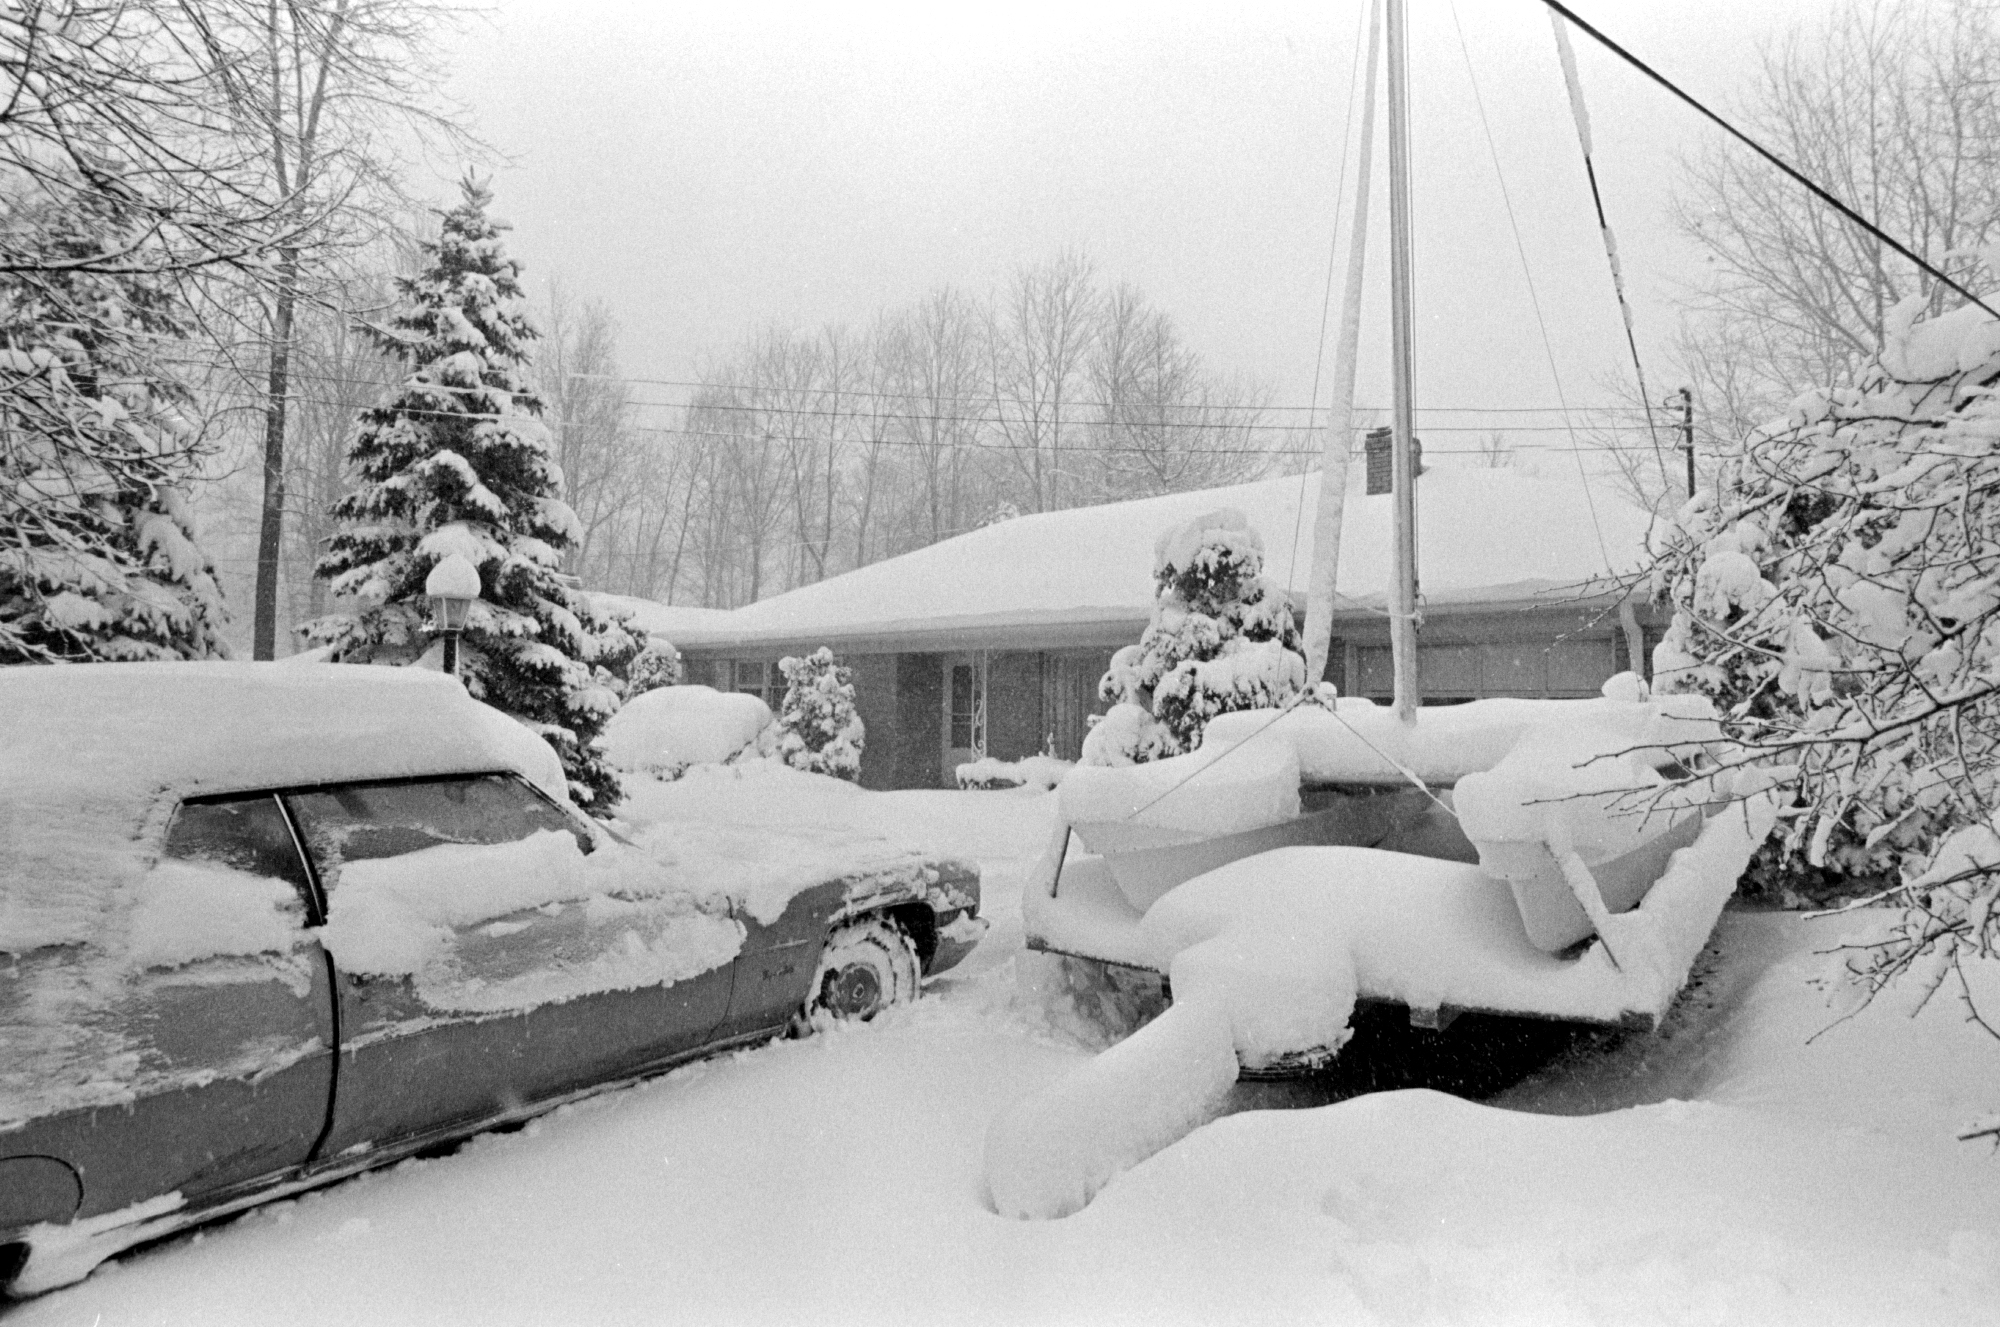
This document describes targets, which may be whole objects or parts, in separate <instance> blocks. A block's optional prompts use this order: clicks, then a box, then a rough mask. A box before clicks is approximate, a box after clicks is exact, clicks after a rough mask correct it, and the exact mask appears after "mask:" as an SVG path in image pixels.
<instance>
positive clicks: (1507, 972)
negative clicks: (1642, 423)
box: [1023, 0, 1779, 1075]
mask: <svg viewBox="0 0 2000 1327" xmlns="http://www.w3.org/2000/svg"><path fill="white" fill-rule="evenodd" d="M1386 15H1387V24H1386V27H1387V52H1386V56H1387V59H1386V67H1387V70H1388V98H1387V101H1388V118H1389V133H1388V148H1389V177H1390V178H1389V202H1390V207H1389V212H1390V254H1389V258H1390V267H1391V273H1392V301H1391V307H1392V318H1393V321H1392V329H1391V358H1392V368H1393V377H1394V388H1395V400H1394V418H1393V425H1392V429H1393V440H1394V480H1393V492H1394V502H1395V514H1396V532H1395V541H1396V545H1395V554H1396V556H1395V563H1396V578H1395V586H1394V589H1393V591H1392V595H1391V600H1390V605H1389V613H1390V619H1391V647H1392V651H1393V656H1394V661H1395V663H1394V669H1395V699H1394V703H1393V705H1392V706H1389V707H1382V706H1377V705H1374V704H1371V703H1370V702H1367V701H1363V700H1350V699H1346V698H1341V699H1338V700H1336V701H1334V702H1333V703H1331V704H1330V705H1329V704H1317V703H1316V704H1305V705H1294V706H1293V707H1291V708H1288V709H1286V710H1282V711H1278V710H1268V711H1249V712H1243V713H1236V714H1229V715H1223V716H1220V717H1218V718H1216V719H1215V720H1213V721H1211V722H1210V724H1209V726H1208V727H1207V729H1206V731H1205V733H1204V737H1203V741H1202V745H1201V746H1200V748H1199V749H1198V750H1196V751H1194V752H1191V753H1188V754H1186V755H1183V756H1176V757H1173V758H1171V759H1168V760H1163V761H1157V762H1153V763H1151V764H1145V765H1135V766H1131V767H1126V768H1118V769H1110V768H1090V767H1081V768H1079V769H1077V770H1075V771H1072V773H1071V774H1070V775H1069V776H1068V778H1066V779H1065V781H1064V783H1063V785H1062V788H1061V789H1060V791H1059V793H1058V803H1059V808H1060V810H1059V815H1058V824H1057V826H1056V828H1055V830H1054V833H1053V834H1052V836H1051V839H1050V841H1049V844H1048V846H1047V849H1046V850H1045V852H1044V854H1043V856H1042V858H1041V860H1040V862H1039V864H1038V866H1037V868H1036V870H1035V873H1034V875H1033V876H1032V877H1031V879H1030V881H1029V883H1028V886H1027V889H1026V892H1025V895H1024V903H1023V917H1024V925H1025V931H1026V940H1027V945H1028V947H1029V948H1030V949H1034V950H1041V951H1046V952H1050V953H1054V954H1059V955H1063V956H1066V958H1067V959H1069V960H1075V961H1078V962H1075V963H1072V966H1071V968H1070V969H1069V971H1070V972H1071V977H1070V980H1071V981H1072V983H1074V982H1076V981H1079V980H1081V981H1084V982H1087V983H1093V984H1094V986H1095V993H1096V994H1098V995H1099V996H1101V997H1103V998H1106V999H1111V1000H1115V1001H1119V1002H1125V1003H1129V1004H1134V1005H1137V1006H1139V1007H1140V1009H1139V1017H1141V1018H1143V1016H1144V1007H1145V1006H1146V1005H1148V1004H1151V1005H1152V1006H1154V1007H1155V1008H1160V1007H1164V1006H1165V1005H1166V1004H1167V1003H1168V1002H1170V1001H1171V999H1172V995H1173V992H1172V991H1171V990H1170V989H1169V974H1170V973H1171V972H1172V971H1173V970H1174V965H1175V961H1176V959H1177V958H1178V957H1179V955H1180V954H1181V953H1183V952H1184V951H1185V950H1186V948H1187V946H1188V944H1189V942H1190V940H1191V939H1195V940H1198V939H1200V938H1203V937H1204V936H1206V937H1209V938H1212V937H1213V935H1214V934H1215V933H1216V932H1217V931H1218V930H1219V929H1228V928H1234V932H1233V933H1235V934H1237V935H1239V936H1240V937H1241V943H1240V944H1238V945H1237V946H1236V949H1237V952H1239V953H1241V954H1246V955H1265V956H1269V955H1272V954H1277V955H1280V956H1282V955H1284V954H1297V953H1304V954H1306V955H1307V958H1306V959H1305V960H1304V961H1306V962H1308V963H1312V964H1319V963H1320V960H1321V959H1322V958H1323V957H1324V954H1323V953H1321V952H1320V951H1323V950H1325V949H1327V948H1328V947H1334V948H1342V949H1344V951H1345V958H1344V960H1343V962H1344V963H1345V964H1346V967H1344V968H1341V971H1342V972H1343V973H1344V974H1345V975H1344V976H1342V978H1341V980H1343V981H1345V980H1349V979H1350V978H1351V986H1350V988H1349V989H1348V990H1347V1000H1348V1006H1349V1008H1350V1009H1351V1007H1352V1005H1354V1004H1357V1003H1358V1004H1367V1003H1378V1004H1390V1005H1397V1006H1402V1007H1404V1008H1407V1010H1408V1011H1409V1019H1410V1021H1411V1023H1412V1024H1414V1025H1418V1026H1422V1027H1428V1028H1433V1029H1442V1028H1444V1027H1445V1026H1446V1025H1447V1024H1449V1023H1450V1022H1451V1021H1452V1019H1453V1018H1454V1017H1456V1016H1457V1015H1458V1014H1460V1013H1464V1012H1475V1011H1476V1012H1482V1013H1498V1014H1506V1015H1520V1016H1533V1017H1542V1018H1554V1019H1563V1020H1572V1021H1577V1022H1586V1023H1604V1024H1615V1025H1623V1026H1628V1027H1651V1026H1655V1025H1657V1023H1658V1022H1659V1020H1660V1019H1661V1018H1662V1017H1663V1016H1664V1015H1665V1013H1666V1011H1667V1008H1668V1006H1669V1005H1670V1004H1671V1002H1672V1000H1673V998H1674V997H1675V995H1676V994H1677V993H1678V992H1679V990H1680V989H1681V987H1682V986H1683V985H1684V984H1685V982H1686V980H1687V978H1688V975H1689V973H1690V971H1691V970H1692V966H1693V963H1694V961H1695V959H1696V957H1697V956H1698V955H1699V953H1700V951H1701V949H1702V947H1703V946H1704V945H1705V944H1706V942H1707V940H1708V937H1709V935H1710V933H1711V932H1712V930H1713V929H1714V926H1715V924H1716V921H1717V919H1718V917H1719V916H1720V913H1721V911H1722V908H1723V905H1724V904H1725V903H1726V902H1727V900H1728V898H1729V896H1730V894H1731V893H1732V892H1733V890H1734V887H1735V881H1736V879H1737V877H1738V876H1739V875H1740V874H1741V872H1742V870H1743V868H1744V867H1745V866H1746V865H1747V863H1748V861H1749V858H1750V856H1751V854H1752V853H1753V852H1754V851H1755V849H1756V847H1757V845H1758V844H1759V843H1761V842H1762V841H1763V839H1764V838H1765V836H1766V835H1767V834H1768V833H1769V831H1770V829H1771V826H1772V824H1773V823H1774V821H1775V818H1776V816H1777V814H1778V808H1779V803H1778V797H1777V795H1776V794H1775V792H1774V791H1773V784H1774V783H1775V775H1774V773H1773V772H1771V771H1767V770H1761V769H1754V768H1744V767H1737V766H1736V762H1732V761H1731V760H1730V759H1729V758H1728V749H1727V747H1726V744H1725V743H1724V741H1723V734H1722V731H1721V727H1720V725H1719V723H1718V722H1717V716H1716V714H1715V713H1714V711H1713V709H1712V708H1711V707H1710V706H1709V704H1708V702H1707V701H1706V700H1705V699H1703V698H1701V697H1699V696H1691V695H1660V696H1655V695H1653V694H1652V693H1651V691H1650V690H1649V688H1648V686H1647V684H1646V683H1645V681H1644V680H1643V679H1642V678H1640V677H1638V676H1637V675H1635V674H1632V673H1624V674H1620V675H1618V676H1616V677H1614V678H1612V679H1611V680H1610V681H1608V682H1607V683H1605V686H1604V690H1603V693H1602V694H1601V695H1600V696H1598V697H1596V698H1594V699H1586V700H1529V699H1511V700H1510V699H1490V700H1479V701H1473V702H1470V703H1467V704H1462V705H1455V706H1450V707H1433V708H1430V709H1424V708H1422V707H1421V706H1420V703H1419V702H1420V696H1419V692H1418V673H1417V640H1416V637H1417V614H1418V598H1417V565H1416V537H1415V532H1416V521H1417V507H1416V499H1417V468H1416V466H1415V465H1414V464H1413V452H1414V447H1413V437H1414V405H1413V401H1414V390H1413V381H1412V380H1413V369H1412V358H1413V357H1412V329H1413V318H1414V314H1413V303H1414V300H1413V282H1412V273H1411V254H1410V201H1409V164H1408V159H1409V146H1408V93H1407V76H1406V60H1407V55H1406V48H1405V47H1406V43H1405V36H1404V19H1403V6H1402V0H1386ZM1381 18H1382V10H1381V9H1379V8H1378V9H1377V11H1376V16H1375V19H1374V21H1373V22H1372V23H1371V29H1370V37H1369V63H1368V71H1367V83H1366V88H1367V91H1366V94H1365V100H1364V114H1363V120H1362V129H1361V141H1362V144H1363V154H1362V157H1361V159H1360V160H1361V165H1360V170H1359V177H1358V178H1359V182H1360V183H1359V188H1358V195H1359V196H1358V198H1357V201H1356V204H1355V208H1356V212H1355V218H1354V236H1353V240H1352V242H1351V243H1350V245H1349V266H1348V274H1347V276H1348V280H1347V288H1346V304H1345V312H1344V317H1343V329H1342V346H1341V354H1340V358H1339V359H1338V360H1337V362H1336V373H1335V392H1334V394H1335V400H1336V403H1337V404H1336V407H1335V414H1334V420H1333V427H1331V428H1330V430H1329V446H1328V456H1327V463H1326V466H1325V468H1324V470H1323V471H1322V489H1321V499H1320V505H1319V512H1320V517H1319V520H1318V523H1317V526H1316V529H1315V538H1314V547H1315V554H1314V557H1315V563H1314V566H1313V569H1312V579H1311V587H1312V588H1311V595H1310V598H1309V603H1308V610H1307V615H1306V634H1307V640H1308V647H1309V650H1311V651H1312V653H1311V654H1310V655H1309V659H1310V663H1309V671H1308V676H1309V677H1317V676H1319V675H1320V673H1321V669H1322V667H1323V665H1324V661H1325V650H1326V637H1328V636H1329V635H1330V625H1329V624H1330V620H1331V612H1330V605H1331V602H1332V592H1333V585H1334V581H1335V579H1336V575H1337V567H1336V565H1335V561H1334V560H1335V558H1336V557H1337V554H1338V549H1339V542H1340V538H1339V537H1340V504H1341V502H1342V501H1343V499H1344V496H1345V490H1346V478H1347V477H1346V450H1347V439H1348V437H1349V436H1350V434H1351V429H1350V428H1349V427H1348V425H1349V424H1350V423H1351V417H1352V400H1353V378H1354V358H1355V350H1356V342H1357V335H1358V333H1357V326H1358V309H1359V303H1360V294H1361V264H1362V254H1363V251H1364V246H1365V225H1366V217H1367V212H1368V201H1369V200H1368V185H1367V180H1368V155H1367V154H1368V144H1369V141H1370V139H1371V137H1372V132H1373V131H1372V122H1373V115H1374V101H1375V71H1376V66H1377V42H1378V35H1379V33H1380V29H1381V26H1382V25H1381ZM1557 32H1558V39H1559V40H1563V38H1562V30H1561V28H1560V26H1559V27H1558V30H1557ZM1565 54H1566V52H1565ZM1342 412H1346V417H1345V418H1343V413H1342ZM1191 891H1192V892H1191ZM1197 896H1198V901H1196V902H1190V900H1191V899H1197ZM1287 946H1289V948H1288V947H1287ZM1315 947H1316V948H1315ZM1218 961H1229V960H1226V959H1225V960H1218ZM1245 961H1246V962H1247V961H1252V960H1245ZM1255 961H1262V960H1255ZM1321 966H1325V965H1324V964H1321ZM1333 966H1334V967H1340V965H1339V964H1335V965H1333ZM1077 974H1084V975H1083V976H1081V977H1079V976H1078V975H1077ZM1280 985H1282V983H1280ZM1324 986H1325V983H1324V982H1321V984H1320V987H1315V988H1314V989H1320V988H1322V987H1324ZM1301 989H1303V988H1301ZM1312 998H1315V999H1316V998H1319V997H1318V996H1314V997H1312ZM1341 1017H1343V1018H1344V1017H1346V1012H1345V1011H1343V1012H1342V1013H1341ZM1287 1026H1288V1027H1295V1028H1296V1029H1297V1030H1293V1031H1285V1032H1281V1033H1277V1034H1272V1035H1269V1036H1262V1037H1257V1036H1247V1035H1246V1034H1243V1033H1242V1032H1241V1030H1240V1029H1239V1034H1238V1041H1237V1045H1238V1051H1239V1056H1240V1061H1241V1063H1240V1068H1241V1070H1242V1072H1244V1073H1246V1074H1251V1075H1258V1074H1267V1075H1277V1074H1285V1073H1290V1072H1296V1071H1300V1070H1309V1069H1312V1068H1314V1067H1317V1066H1320V1065H1323V1064H1325V1063H1326V1062H1327V1061H1328V1060H1329V1059H1330V1058H1331V1057H1332V1056H1333V1055H1335V1054H1336V1053H1337V1051H1338V1047H1339V1044H1340V1042H1341V1041H1342V1040H1343V1039H1344V1033H1343V1032H1341V1031H1340V1030H1339V1029H1333V1028H1329V1027H1328V1026H1326V1025H1325V1023H1324V1022H1323V1021H1322V1022H1321V1023H1318V1024H1315V1023H1314V1022H1313V1020H1311V1019H1310V1018H1307V1019H1303V1020H1293V1024H1289V1025H1287Z"/></svg>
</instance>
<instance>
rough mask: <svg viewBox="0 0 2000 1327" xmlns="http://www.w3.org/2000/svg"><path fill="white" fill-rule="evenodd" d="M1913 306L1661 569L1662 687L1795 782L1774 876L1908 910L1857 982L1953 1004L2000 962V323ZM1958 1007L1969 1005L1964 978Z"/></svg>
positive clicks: (1693, 526)
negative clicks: (1873, 353)
mask: <svg viewBox="0 0 2000 1327" xmlns="http://www.w3.org/2000/svg"><path fill="white" fill-rule="evenodd" d="M1920 307H1921V301H1910V302H1906V303H1905V304H1903V305H1900V306H1898V308H1897V310H1896V311H1895V316H1894V317H1893V318H1892V319H1891V325H1890V334H1889V336H1888V337H1887V340H1886V344H1885V345H1884V347H1883V349H1882V352H1881V354H1880V356H1879V358H1878V360H1877V362H1876V363H1875V364H1874V365H1873V366H1872V367H1871V368H1870V369H1869V370H1868V371H1867V372H1866V373H1864V374H1863V375H1862V376H1861V377H1860V379H1859V380H1858V381H1857V382H1855V383H1854V384H1853V385H1851V386H1843V387H1837V388H1833V389H1829V390H1824V391H1813V392H1808V393H1806V394H1805V395H1803V396H1801V397H1800V398H1799V399H1798V401H1797V402H1795V403H1794V405H1793V407H1792V409H1791V411H1790V413H1789V414H1788V415H1787V416H1786V417H1785V418H1783V419H1780V420H1777V421H1775V422H1774V423H1772V424H1769V425H1767V426H1765V427H1764V428H1763V429H1760V430H1758V431H1757V432H1756V433H1754V434H1753V435H1752V436H1751V437H1750V438H1749V439H1748V440H1747V441H1746V443H1745V445H1744V447H1743V449H1742V452H1741V454H1740V455H1739V456H1737V457H1735V458H1734V459H1733V460H1732V461H1731V462H1730V463H1729V464H1728V465H1727V466H1726V467H1725V470H1724V472H1723V473H1722V475H1721V477H1720V479H1719V481H1718V484H1717V486H1716V488H1715V489H1714V490H1713V491H1711V492H1708V493H1704V494H1702V495H1700V496H1699V497H1697V498H1696V499H1695V500H1693V501H1691V502H1690V503H1689V504H1688V505H1687V507H1686V508H1684V509H1683V511H1682V512H1681V514H1680V517H1679V519H1678V523H1677V526H1676V528H1675V529H1674V530H1673V531H1672V532H1671V537H1670V540H1669V542H1668V544H1667V546H1666V549H1665V552H1664V553H1663V555H1662V557H1661V559H1660V561H1659V564H1658V566H1657V568H1656V573H1655V575H1656V582H1655V585H1656V589H1657V591H1658V592H1659V594H1660V595H1661V596H1662V597H1664V598H1665V599H1666V600H1667V601H1668V602H1670V603H1671V605H1672V607H1673V610H1674V615H1673V622H1672V625H1671V627H1670V629H1669V631H1668V632H1667V635H1666V638H1665V639H1664V640H1663V641H1662V642H1661V644H1660V646H1659V648H1658V649H1657V650H1656V651H1655V653H1654V668H1655V674H1656V678H1657V686H1658V687H1659V688H1660V689H1662V690H1694V691H1700V692H1702V693H1704V694H1706V695H1708V696H1710V697H1712V698H1713V699H1714V700H1715V701H1716V703H1717V706H1718V708H1719V709H1720V710H1721V711H1722V713H1723V715H1724V717H1725V721H1726V723H1727V725H1728V727H1729V728H1730V730H1731V732H1732V735H1734V736H1736V737H1737V738H1739V739H1740V740H1742V741H1743V742H1744V743H1745V744H1746V746H1747V748H1748V750H1749V751H1750V753H1751V755H1752V757H1753V758H1775V759H1780V760H1783V761H1786V762H1791V763H1796V764H1797V766H1798V768H1799V782H1798V790H1799V791H1798V797H1799V805H1800V810H1799V814H1798V815H1797V816H1796V817H1795V818H1794V820H1793V822H1792V829H1791V832H1790V834H1789V836H1788V837H1787V838H1786V839H1785V840H1784V842H1783V843H1782V844H1781V845H1779V846H1778V848H1776V849H1774V850H1773V852H1774V853H1775V854H1781V855H1780V856H1774V857H1773V858H1772V859H1771V860H1769V861H1767V862H1766V863H1765V865H1766V867H1767V869H1770V870H1773V871H1775V872H1777V873H1779V874H1780V875H1782V877H1783V878H1784V879H1785V880H1786V881H1787V882H1793V881H1801V880H1804V881H1806V882H1807V883H1821V882H1825V881H1826V880H1827V878H1829V877H1831V878H1832V880H1831V883H1834V884H1838V883H1840V881H1841V880H1842V879H1844V880H1845V881H1846V882H1847V884H1848V886H1849V887H1850V888H1854V887H1858V886H1860V885H1875V886H1879V887H1881V888H1883V889H1886V890H1888V891H1890V893H1891V895H1892V896H1893V897H1895V898H1897V899H1899V900H1900V901H1901V902H1902V903H1903V904H1904V905H1905V907H1906V912H1905V914H1904V917H1903V920H1902V922H1901V924H1900V926H1899V927H1898V928H1897V930H1896V932H1895V934H1894V935H1893V936H1891V937H1890V938H1889V939H1888V940H1886V941H1885V942H1884V943H1882V944H1880V945H1878V946H1875V947H1873V948H1871V949H1868V950H1866V951H1863V952H1862V953H1860V954H1858V955H1857V956H1856V957H1855V958H1854V960H1853V962H1852V965H1851V966H1853V968H1854V969H1855V971H1856V972H1857V973H1858V975H1859V976H1860V977H1861V978H1862V980H1863V981H1864V982H1865V983H1866V984H1867V986H1868V989H1869V990H1870V991H1873V990H1879V989H1880V988H1881V986H1882V985H1883V984H1884V983H1886V982H1888V981H1890V980H1892V979H1894V978H1895V977H1897V976H1899V975H1901V974H1903V973H1905V972H1909V971H1912V970H1916V971H1918V972H1920V974H1921V975H1920V977H1919V980H1920V981H1922V982H1924V983H1926V984H1927V986H1928V988H1929V989H1933V990H1934V989H1936V988H1937V987H1938V985H1939V984H1941V983H1943V982H1945V981H1946V980H1948V979H1949V978H1950V977H1951V975H1952V973H1953V972H1954V971H1955V970H1956V969H1957V967H1958V965H1959V964H1960V963H1961V962H1963V961H1965V960H1967V959H1969V958H1971V957H1973V956H1975V955H1978V956H1984V957H1991V956H1993V955H1994V953H1995V947H1996V945H2000V908H1996V906H1995V904H1996V901H2000V852H1990V853H1989V852H1986V851H1984V850H1980V851H1974V849H1975V848H1977V847H1978V845H1980V844H1987V845H1989V846H1991V844H1992V828H1993V826H1994V823H1995V822H1994V816H1995V813H1996V809H2000V399H1996V398H1995V396H1994V387H1995V385H1996V384H2000V326H1997V325H1996V324H1995V323H1994V322H1993V320H1992V319H1991V318H1989V317H1988V316H1987V315H1985V314H1984V313H1982V312H1980V311H1979V310H1978V309H1977V308H1975V307H1967V308H1963V309H1960V310H1957V311H1956V312H1953V313H1948V314H1945V315H1943V316H1941V317H1937V318H1933V319H1930V320H1929V321H1927V322H1918V321H1917V320H1916V315H1917V312H1918V310H1919V309H1920ZM1960 990H1961V993H1963V994H1965V995H1966V996H1967V998H1968V999H1969V998H1970V994H1969V990H1968V989H1967V988H1965V987H1963V986H1962V985H1961V987H1960Z"/></svg>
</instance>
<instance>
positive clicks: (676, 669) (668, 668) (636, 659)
mask: <svg viewBox="0 0 2000 1327" xmlns="http://www.w3.org/2000/svg"><path fill="white" fill-rule="evenodd" d="M680 684H681V652H680V651H679V650H677V649H675V648H674V647H673V646H672V645H669V644H668V643H667V642H666V641H663V640H657V639H656V640H653V641H649V642H648V643H647V645H646V648H644V649H642V650H640V651H639V653H638V654H636V655H635V656H633V659H632V662H631V663H630V664H629V665H628V666H627V667H626V669H625V698H626V699H627V700H630V699H631V698H632V697H634V696H642V695H644V694H645V693H646V692H648V691H651V690H653V689H655V688H657V687H677V686H679V685H680Z"/></svg>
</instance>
